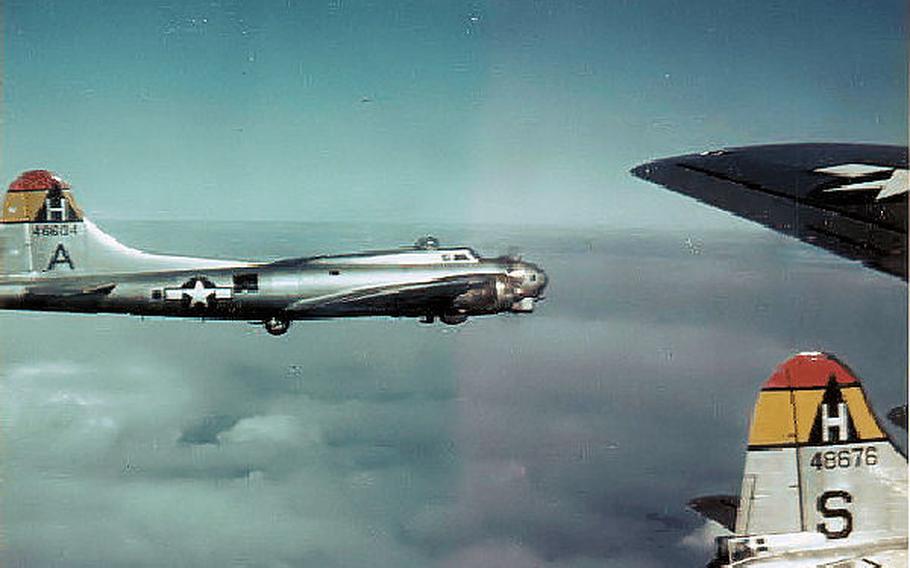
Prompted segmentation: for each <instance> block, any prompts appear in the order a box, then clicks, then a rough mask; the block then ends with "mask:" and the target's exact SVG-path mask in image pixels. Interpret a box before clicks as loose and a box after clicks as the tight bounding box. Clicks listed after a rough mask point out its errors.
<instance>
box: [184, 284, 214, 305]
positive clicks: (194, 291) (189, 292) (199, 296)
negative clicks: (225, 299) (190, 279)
mask: <svg viewBox="0 0 910 568" xmlns="http://www.w3.org/2000/svg"><path fill="white" fill-rule="evenodd" d="M183 294H184V295H185V296H187V297H188V298H189V299H190V307H191V308H194V307H196V306H203V307H207V306H208V305H209V299H210V298H211V297H212V296H213V295H214V294H215V290H213V289H211V288H206V287H205V286H204V285H203V284H202V280H196V285H195V286H193V287H192V288H184V290H183Z"/></svg>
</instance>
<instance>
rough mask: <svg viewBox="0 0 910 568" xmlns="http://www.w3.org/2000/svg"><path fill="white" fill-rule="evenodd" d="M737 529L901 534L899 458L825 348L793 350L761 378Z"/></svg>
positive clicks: (856, 384) (903, 490)
mask: <svg viewBox="0 0 910 568" xmlns="http://www.w3.org/2000/svg"><path fill="white" fill-rule="evenodd" d="M735 529H736V530H735V532H736V533H737V534H739V535H756V534H774V533H798V532H817V533H821V534H822V535H824V537H825V538H826V539H845V538H848V537H850V536H851V535H852V534H854V533H856V534H859V533H871V534H875V535H878V536H881V537H887V536H902V537H904V538H906V535H907V458H906V456H904V455H902V454H901V453H900V452H899V451H898V449H897V448H896V446H895V445H894V444H893V443H892V441H891V440H890V438H889V437H888V435H887V433H886V431H885V430H884V429H883V428H882V425H881V423H880V422H879V420H878V418H877V416H876V415H875V413H874V412H873V410H872V408H871V407H870V406H869V402H868V400H867V399H866V395H865V392H864V391H863V387H862V385H861V384H860V381H859V379H858V378H857V377H856V375H855V374H854V373H853V371H851V370H850V368H849V367H847V366H846V365H845V364H843V363H842V362H840V361H839V360H838V359H837V358H835V357H834V356H833V355H829V354H826V353H801V354H799V355H796V356H794V357H792V358H790V359H789V360H787V361H786V362H784V363H783V364H781V365H780V366H779V367H778V368H777V369H776V370H775V372H774V373H773V374H772V375H771V377H770V378H769V379H768V380H767V381H766V382H765V383H764V385H763V386H762V389H761V392H760V393H759V396H758V400H757V401H756V403H755V410H754V413H753V416H752V423H751V426H750V431H749V448H748V452H747V456H746V466H745V472H744V475H743V483H742V492H741V493H740V502H739V507H738V510H737V514H736V524H735Z"/></svg>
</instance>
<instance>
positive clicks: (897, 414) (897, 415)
mask: <svg viewBox="0 0 910 568" xmlns="http://www.w3.org/2000/svg"><path fill="white" fill-rule="evenodd" d="M888 420H890V421H891V423H892V424H894V425H895V426H897V427H898V428H900V429H901V430H906V429H907V405H906V404H905V405H903V406H898V407H895V408H892V409H891V410H890V411H889V412H888Z"/></svg>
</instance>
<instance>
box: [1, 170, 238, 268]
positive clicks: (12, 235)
mask: <svg viewBox="0 0 910 568" xmlns="http://www.w3.org/2000/svg"><path fill="white" fill-rule="evenodd" d="M237 265H238V263H237V262H234V261H215V260H207V259H195V258H187V257H178V256H161V255H153V254H147V253H144V252H141V251H138V250H136V249H132V248H130V247H127V246H125V245H122V244H120V243H119V242H118V241H117V240H116V239H114V238H113V237H111V236H110V235H108V234H106V233H104V232H103V231H102V230H101V229H99V228H98V227H97V226H96V225H95V224H94V223H92V222H91V221H90V220H88V219H87V218H86V217H85V215H84V213H83V211H82V209H81V208H80V207H79V205H78V204H77V203H76V199H75V196H74V195H73V192H72V188H71V187H70V185H69V184H68V183H66V182H65V181H63V180H62V179H61V178H60V177H59V176H57V175H55V174H54V173H53V172H49V171H47V170H30V171H27V172H24V173H23V174H21V175H20V176H19V177H18V178H16V180H15V181H13V183H12V184H10V186H9V189H8V191H7V192H6V196H5V198H4V200H3V209H2V211H0V276H14V275H24V276H30V277H36V276H38V277H41V276H47V277H53V276H65V275H71V274H72V275H78V274H105V273H117V272H133V271H153V270H169V269H179V268H219V267H226V266H237Z"/></svg>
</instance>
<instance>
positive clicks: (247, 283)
mask: <svg viewBox="0 0 910 568" xmlns="http://www.w3.org/2000/svg"><path fill="white" fill-rule="evenodd" d="M258 291H259V275H258V274H235V275H234V292H240V293H243V292H258Z"/></svg>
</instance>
